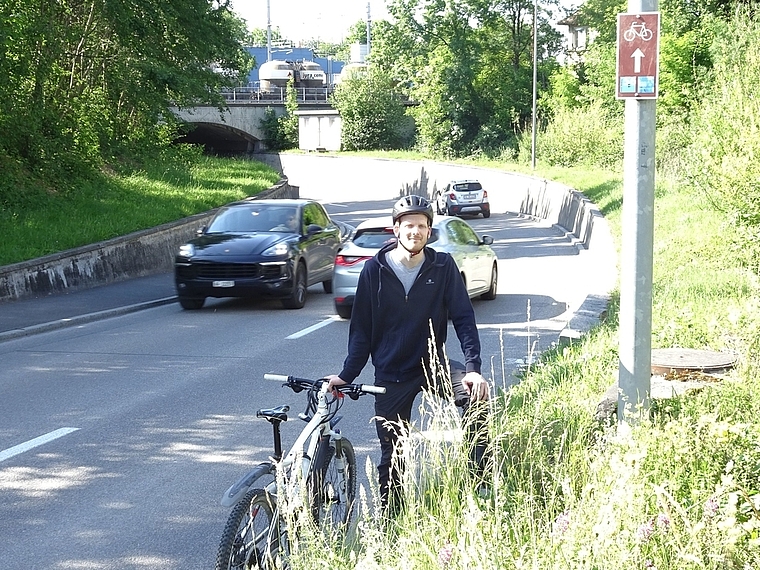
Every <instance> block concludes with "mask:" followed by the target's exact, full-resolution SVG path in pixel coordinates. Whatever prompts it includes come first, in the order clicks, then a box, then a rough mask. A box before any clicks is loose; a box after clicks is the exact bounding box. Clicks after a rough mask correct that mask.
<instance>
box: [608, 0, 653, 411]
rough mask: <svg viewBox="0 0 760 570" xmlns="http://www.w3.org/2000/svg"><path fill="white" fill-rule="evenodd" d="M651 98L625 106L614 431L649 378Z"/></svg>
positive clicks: (634, 6)
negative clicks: (615, 424) (618, 336)
mask: <svg viewBox="0 0 760 570" xmlns="http://www.w3.org/2000/svg"><path fill="white" fill-rule="evenodd" d="M657 9H658V1H657V0H629V2H628V12H629V13H641V12H656V11H657ZM655 110H656V100H655V99H634V98H629V99H626V101H625V145H624V153H623V216H622V218H623V220H622V222H623V230H622V231H623V245H622V254H621V272H620V355H619V358H620V361H619V369H618V426H623V425H624V424H635V423H637V422H638V421H639V420H640V419H641V418H645V417H647V414H648V410H649V392H650V388H651V378H652V279H653V277H652V274H653V270H652V268H653V261H652V257H653V243H654V185H655V154H654V150H655V147H654V145H655V118H656V116H655Z"/></svg>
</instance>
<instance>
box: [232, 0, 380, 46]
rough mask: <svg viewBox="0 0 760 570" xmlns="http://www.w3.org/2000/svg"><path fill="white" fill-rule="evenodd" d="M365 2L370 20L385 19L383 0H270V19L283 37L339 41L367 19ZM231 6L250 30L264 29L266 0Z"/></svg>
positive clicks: (245, 0) (239, 1) (234, 0)
mask: <svg viewBox="0 0 760 570" xmlns="http://www.w3.org/2000/svg"><path fill="white" fill-rule="evenodd" d="M368 3H369V5H370V17H371V18H372V20H385V19H388V12H387V10H386V9H385V1H384V0H369V2H368V0H269V19H270V22H271V25H272V29H273V30H274V29H276V28H278V27H279V28H280V32H281V33H282V36H283V37H284V38H285V39H288V40H292V41H294V42H298V41H304V40H310V39H314V38H317V39H320V40H322V41H326V42H331V43H338V42H340V41H342V40H343V37H344V36H345V35H346V33H347V32H348V29H349V28H350V27H351V26H353V25H354V24H355V23H356V22H358V21H359V20H361V21H364V22H366V21H367V4H368ZM232 6H233V9H234V10H235V12H237V14H238V16H240V17H241V18H243V19H244V20H246V21H247V22H248V28H249V29H250V28H263V29H266V27H267V0H232Z"/></svg>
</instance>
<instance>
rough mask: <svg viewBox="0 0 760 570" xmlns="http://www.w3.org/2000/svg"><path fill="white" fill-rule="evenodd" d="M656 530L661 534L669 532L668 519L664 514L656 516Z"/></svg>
mask: <svg viewBox="0 0 760 570" xmlns="http://www.w3.org/2000/svg"><path fill="white" fill-rule="evenodd" d="M657 528H659V529H660V530H661V531H662V532H668V531H669V530H670V517H668V515H666V514H665V513H660V514H659V515H657Z"/></svg>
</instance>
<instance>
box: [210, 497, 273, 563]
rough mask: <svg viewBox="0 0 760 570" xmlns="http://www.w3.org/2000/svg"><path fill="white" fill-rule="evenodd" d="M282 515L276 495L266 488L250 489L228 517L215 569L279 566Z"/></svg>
mask: <svg viewBox="0 0 760 570" xmlns="http://www.w3.org/2000/svg"><path fill="white" fill-rule="evenodd" d="M278 518H279V517H278V515H277V502H276V499H275V498H274V497H273V496H272V495H270V494H269V493H268V492H267V491H265V490H263V489H253V490H251V491H249V492H248V493H247V494H246V495H245V496H244V497H243V498H242V499H241V500H240V501H238V503H237V504H236V505H235V506H234V507H233V509H232V512H231V513H230V516H229V517H228V518H227V524H226V525H225V527H224V532H222V540H221V541H220V542H219V550H218V551H217V554H216V565H215V566H214V568H215V570H235V569H240V570H242V569H246V570H247V569H249V568H251V569H260V570H270V569H274V568H276V567H277V564H276V560H277V557H278V555H279V550H280V524H279V520H278Z"/></svg>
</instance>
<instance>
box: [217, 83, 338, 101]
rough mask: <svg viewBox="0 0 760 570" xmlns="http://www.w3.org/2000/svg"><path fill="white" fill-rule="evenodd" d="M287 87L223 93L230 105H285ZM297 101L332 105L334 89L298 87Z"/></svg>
mask: <svg viewBox="0 0 760 570" xmlns="http://www.w3.org/2000/svg"><path fill="white" fill-rule="evenodd" d="M287 91H288V89H287V87H272V88H270V89H262V88H261V87H236V88H234V89H226V90H224V91H222V96H223V97H224V100H225V101H227V102H228V103H241V104H245V103H267V102H268V103H285V100H286V99H287ZM295 91H296V100H297V101H299V102H307V101H308V102H309V103H324V104H328V105H329V104H330V101H329V99H330V95H331V94H332V92H333V88H332V87H296V88H295Z"/></svg>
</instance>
